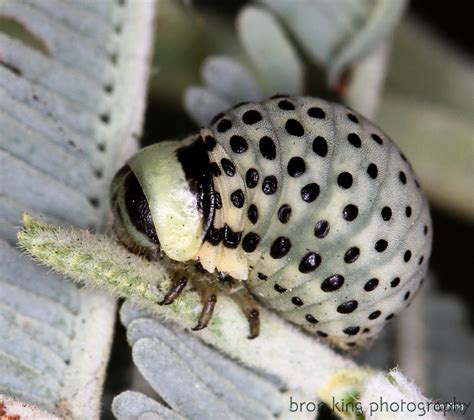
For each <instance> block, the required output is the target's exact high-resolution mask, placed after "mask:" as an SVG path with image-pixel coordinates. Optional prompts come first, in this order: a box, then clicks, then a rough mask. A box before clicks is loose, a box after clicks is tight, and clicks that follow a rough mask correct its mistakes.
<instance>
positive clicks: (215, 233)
mask: <svg viewBox="0 0 474 420" xmlns="http://www.w3.org/2000/svg"><path fill="white" fill-rule="evenodd" d="M223 238H224V232H223V230H222V229H218V228H215V227H214V226H211V227H210V228H209V229H208V231H207V234H206V241H207V242H209V243H210V244H211V245H214V246H216V245H219V243H220V242H221V241H222V239H223Z"/></svg>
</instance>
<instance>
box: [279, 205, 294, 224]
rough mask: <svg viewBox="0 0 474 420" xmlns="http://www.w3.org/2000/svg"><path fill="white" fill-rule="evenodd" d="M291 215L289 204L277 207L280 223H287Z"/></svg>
mask: <svg viewBox="0 0 474 420" xmlns="http://www.w3.org/2000/svg"><path fill="white" fill-rule="evenodd" d="M290 217H291V207H290V205H289V204H283V205H282V206H281V207H280V208H279V209H278V220H279V221H280V222H281V223H288V221H289V220H290Z"/></svg>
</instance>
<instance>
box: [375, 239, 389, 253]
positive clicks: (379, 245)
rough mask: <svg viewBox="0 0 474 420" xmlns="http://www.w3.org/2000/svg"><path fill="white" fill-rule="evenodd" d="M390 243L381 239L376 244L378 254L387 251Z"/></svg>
mask: <svg viewBox="0 0 474 420" xmlns="http://www.w3.org/2000/svg"><path fill="white" fill-rule="evenodd" d="M387 246H388V242H387V241H386V240H385V239H379V240H378V241H377V242H375V250H376V251H377V252H384V251H385V250H386V249H387Z"/></svg>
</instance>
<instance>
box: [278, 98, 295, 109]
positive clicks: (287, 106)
mask: <svg viewBox="0 0 474 420" xmlns="http://www.w3.org/2000/svg"><path fill="white" fill-rule="evenodd" d="M278 108H280V109H282V110H283V111H291V110H293V109H295V106H294V105H293V104H292V103H291V102H290V101H287V100H286V99H284V100H283V101H280V102H278Z"/></svg>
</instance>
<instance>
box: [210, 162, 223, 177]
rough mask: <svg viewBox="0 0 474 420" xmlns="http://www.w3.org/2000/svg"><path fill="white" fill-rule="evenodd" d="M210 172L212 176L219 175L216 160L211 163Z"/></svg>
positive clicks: (220, 173)
mask: <svg viewBox="0 0 474 420" xmlns="http://www.w3.org/2000/svg"><path fill="white" fill-rule="evenodd" d="M211 173H212V175H214V176H221V175H222V172H221V168H219V165H218V164H217V163H216V162H212V163H211Z"/></svg>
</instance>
